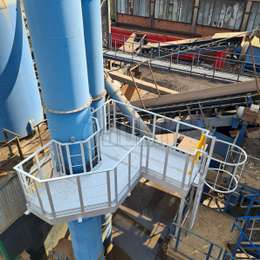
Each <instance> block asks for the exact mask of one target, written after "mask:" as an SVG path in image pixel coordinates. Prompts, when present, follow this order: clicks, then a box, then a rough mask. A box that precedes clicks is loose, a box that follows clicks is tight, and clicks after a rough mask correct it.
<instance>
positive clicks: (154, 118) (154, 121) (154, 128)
mask: <svg viewBox="0 0 260 260" xmlns="http://www.w3.org/2000/svg"><path fill="white" fill-rule="evenodd" d="M155 133H156V115H154V116H153V139H154V138H155Z"/></svg>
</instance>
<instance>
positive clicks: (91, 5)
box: [81, 0, 105, 108]
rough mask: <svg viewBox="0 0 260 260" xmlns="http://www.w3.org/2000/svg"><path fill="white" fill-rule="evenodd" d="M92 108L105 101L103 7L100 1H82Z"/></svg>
mask: <svg viewBox="0 0 260 260" xmlns="http://www.w3.org/2000/svg"><path fill="white" fill-rule="evenodd" d="M81 2H82V13H83V23H84V33H85V45H86V52H87V63H88V79H89V89H90V94H91V96H92V98H93V103H92V107H93V108H96V107H98V106H100V105H102V104H103V102H104V100H105V83H104V65H103V48H102V22H101V6H100V1H99V0H81Z"/></svg>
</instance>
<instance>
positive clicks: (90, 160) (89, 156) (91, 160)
mask: <svg viewBox="0 0 260 260" xmlns="http://www.w3.org/2000/svg"><path fill="white" fill-rule="evenodd" d="M92 157H93V156H92V147H91V140H88V159H89V165H90V170H91V171H92V169H93V158H92Z"/></svg>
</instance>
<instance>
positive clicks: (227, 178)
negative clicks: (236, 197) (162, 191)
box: [94, 100, 247, 193]
mask: <svg viewBox="0 0 260 260" xmlns="http://www.w3.org/2000/svg"><path fill="white" fill-rule="evenodd" d="M94 112H95V113H97V114H98V115H99V116H98V117H97V118H98V120H101V121H100V124H105V125H106V129H110V128H111V127H112V128H118V129H121V130H123V131H126V132H128V133H131V134H132V135H139V136H143V135H144V136H147V137H149V138H150V139H151V140H153V142H159V143H160V144H163V145H168V146H170V147H172V149H175V150H176V151H178V152H183V153H185V154H187V157H188V156H189V157H191V158H192V160H193V164H194V163H195V162H196V161H198V160H199V159H201V158H200V157H201V155H202V153H203V152H207V153H208V157H207V158H208V159H209V163H208V167H209V171H208V175H207V179H206V180H205V183H206V185H207V186H208V187H209V188H211V189H212V190H214V191H217V192H220V193H231V192H233V191H234V190H236V188H237V185H238V182H239V179H240V177H241V175H242V173H243V169H244V165H245V162H246V161H247V154H246V152H245V151H244V150H243V149H242V148H241V147H239V146H237V145H235V144H233V143H228V142H225V141H222V140H219V139H217V138H215V137H214V136H212V135H210V133H209V131H208V130H206V129H203V128H200V127H197V126H194V125H191V124H188V123H185V122H182V121H180V120H176V119H173V118H169V117H166V116H163V115H159V114H156V113H153V112H151V111H147V110H145V109H142V108H139V107H135V106H132V105H130V104H125V103H122V102H120V101H116V100H109V101H107V102H106V103H105V104H104V106H102V107H100V108H98V109H96V110H95V111H94ZM191 136H192V137H191ZM166 150H167V149H166ZM165 158H166V159H167V155H166V156H165ZM187 160H188V159H187ZM166 161H167V160H166Z"/></svg>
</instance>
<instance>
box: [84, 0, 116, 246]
mask: <svg viewBox="0 0 260 260" xmlns="http://www.w3.org/2000/svg"><path fill="white" fill-rule="evenodd" d="M81 2H82V14H83V24H84V34H85V46H86V53H87V63H88V80H89V90H90V94H91V96H92V98H93V102H92V108H93V109H95V108H97V107H99V106H101V105H102V104H103V103H104V101H105V93H106V91H105V82H104V64H103V47H102V17H101V1H99V0H81ZM102 234H103V241H104V246H105V248H108V247H109V246H110V244H111V242H112V217H111V214H107V215H106V216H102Z"/></svg>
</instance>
